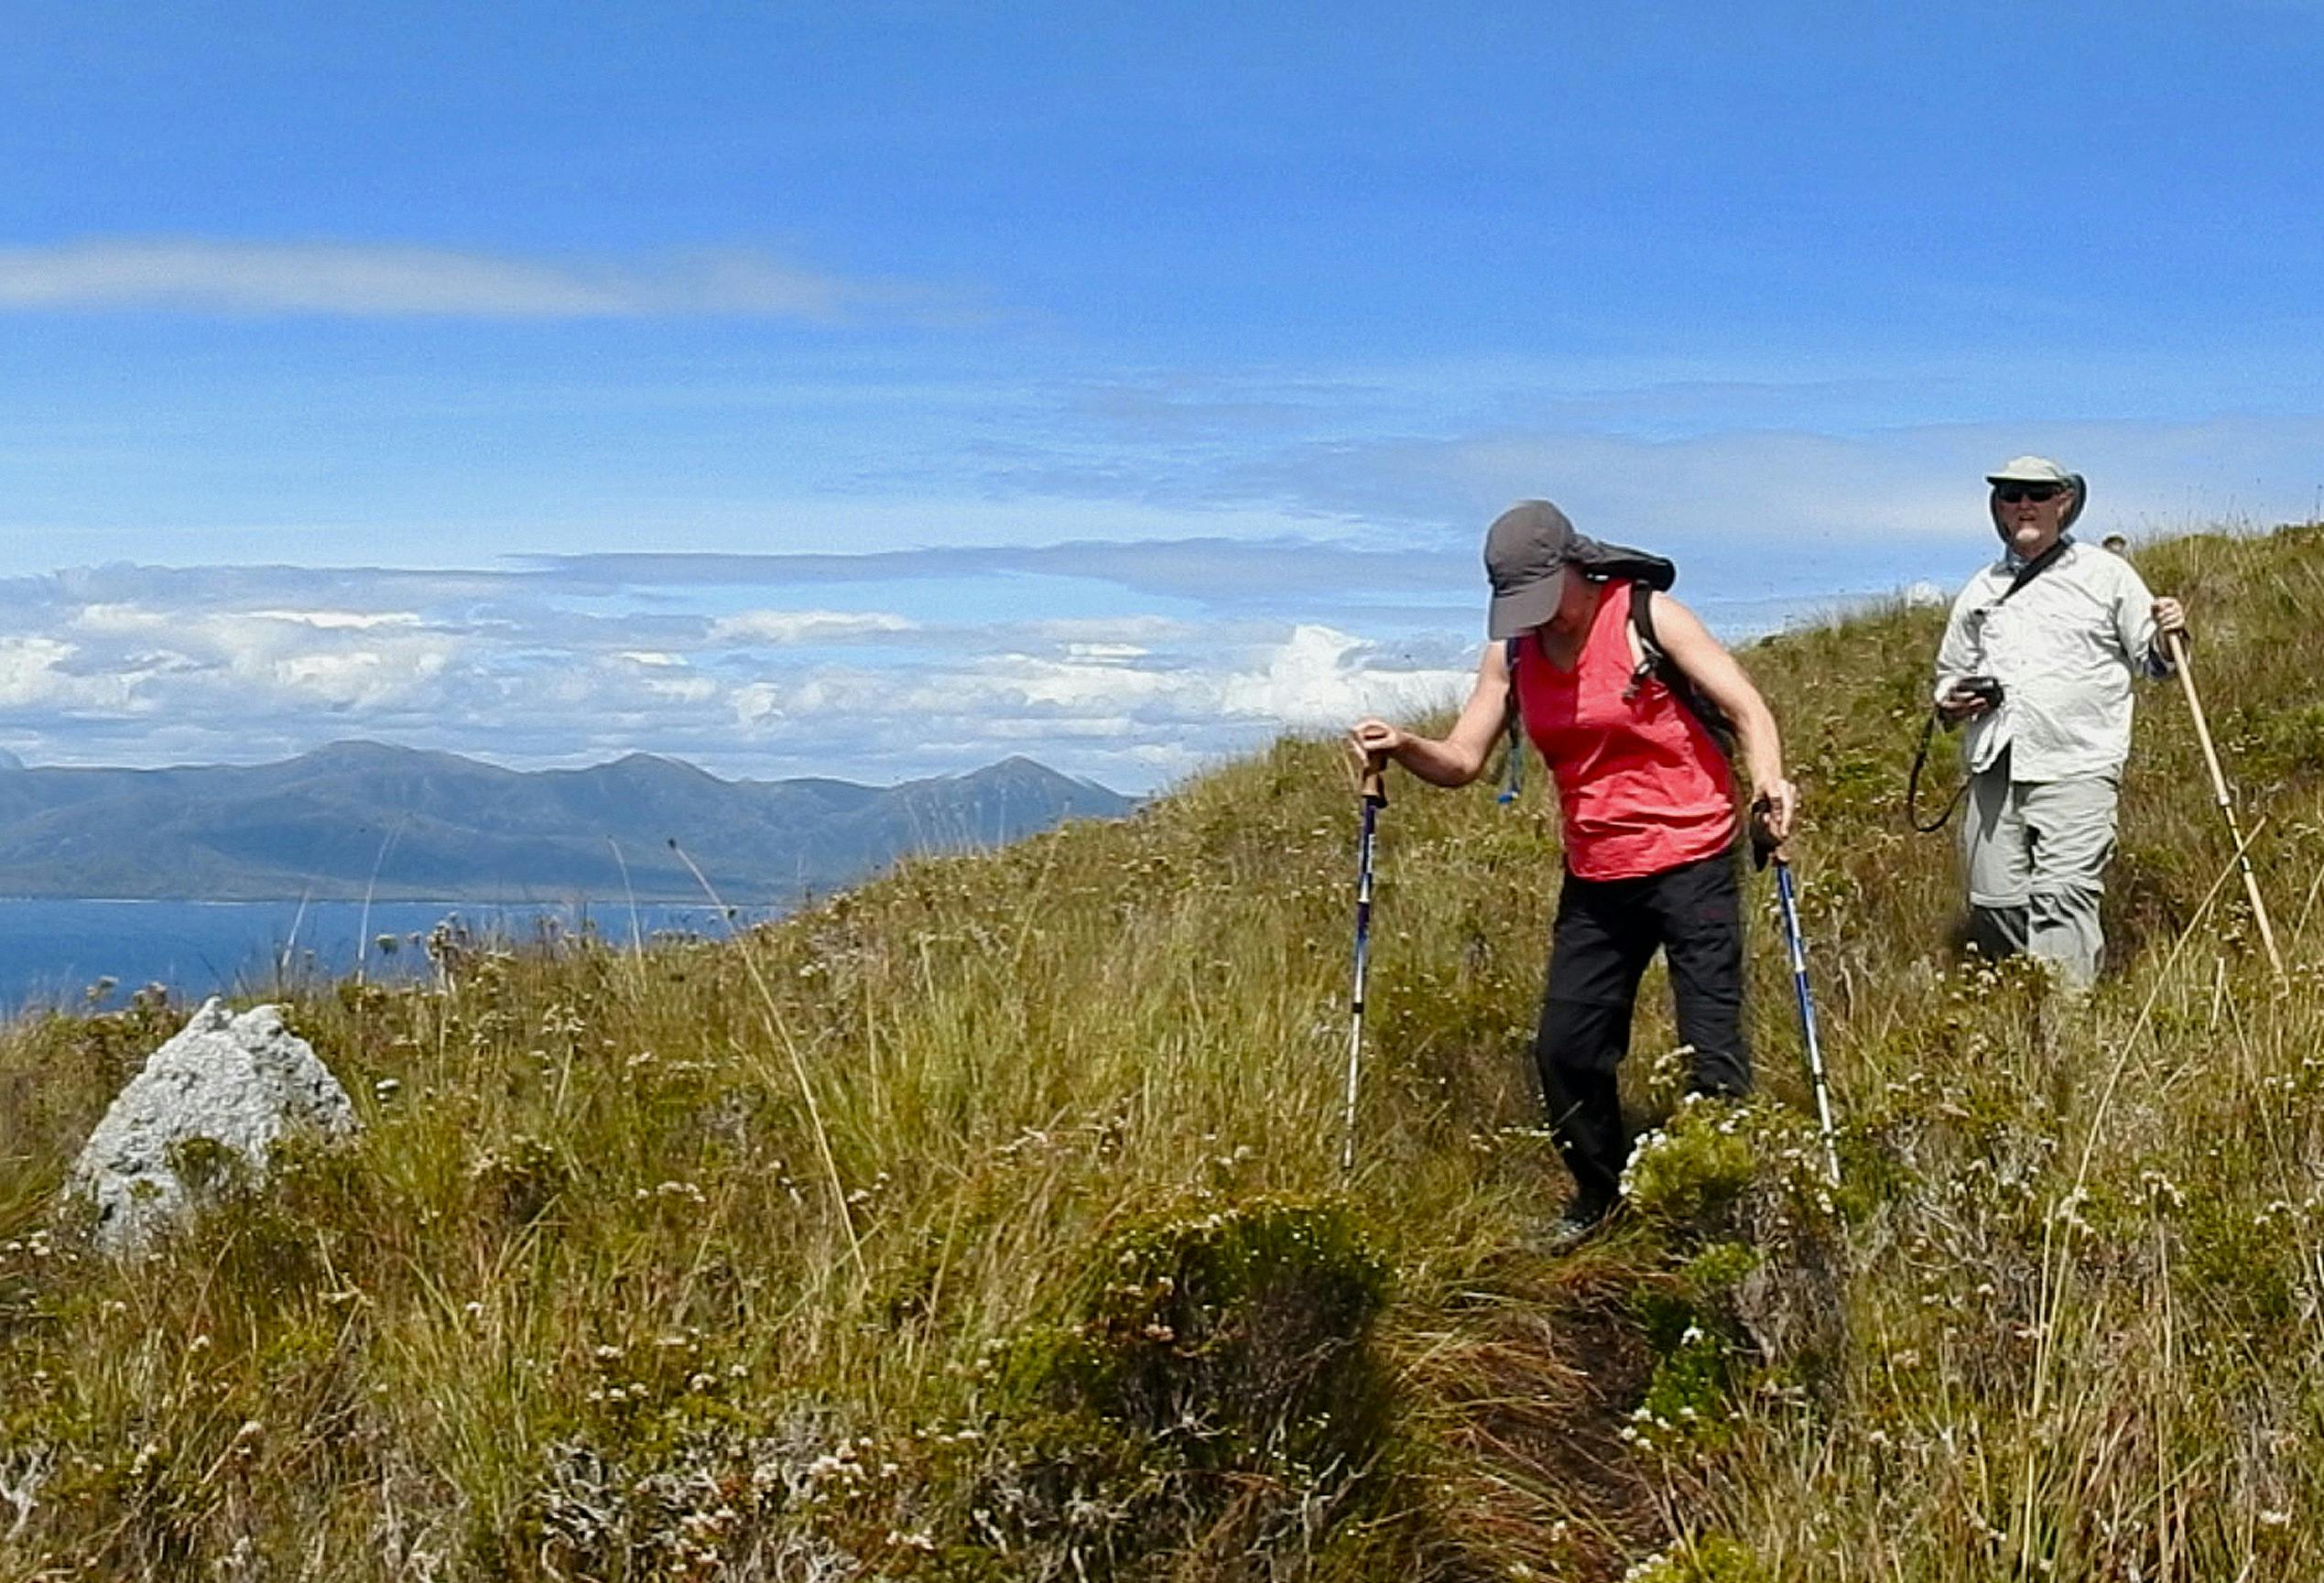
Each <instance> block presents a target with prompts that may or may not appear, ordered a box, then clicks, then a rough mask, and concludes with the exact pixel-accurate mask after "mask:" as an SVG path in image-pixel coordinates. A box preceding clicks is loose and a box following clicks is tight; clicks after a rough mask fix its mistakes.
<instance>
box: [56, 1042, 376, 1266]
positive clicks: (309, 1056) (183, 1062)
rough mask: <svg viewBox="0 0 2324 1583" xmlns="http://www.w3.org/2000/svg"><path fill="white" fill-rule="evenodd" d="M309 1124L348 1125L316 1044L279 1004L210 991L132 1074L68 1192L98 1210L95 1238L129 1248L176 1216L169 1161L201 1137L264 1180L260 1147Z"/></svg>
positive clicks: (175, 1180)
mask: <svg viewBox="0 0 2324 1583" xmlns="http://www.w3.org/2000/svg"><path fill="white" fill-rule="evenodd" d="M299 1129H308V1130H311V1131H314V1132H317V1133H324V1134H326V1135H329V1136H341V1135H343V1134H346V1133H352V1132H353V1131H354V1130H355V1110H354V1106H353V1104H352V1103H350V1102H349V1101H348V1099H347V1090H344V1089H342V1088H341V1087H340V1086H339V1079H336V1078H334V1077H332V1076H331V1069H330V1068H327V1067H325V1066H324V1065H323V1064H322V1062H321V1061H320V1059H318V1058H317V1057H316V1055H315V1052H314V1048H313V1046H310V1045H309V1044H308V1043H307V1041H306V1040H304V1039H302V1038H300V1037H299V1035H296V1034H294V1033H292V1032H291V1031H290V1030H289V1029H288V1028H286V1027H284V1026H283V1023H282V1010H281V1008H280V1007H278V1006H255V1007H253V1008H252V1009H251V1010H249V1011H246V1012H244V1013H243V1014H241V1015H240V1016H236V1015H234V1014H233V1013H231V1012H229V1011H227V1009H226V1008H225V1007H224V1006H223V1005H222V1004H220V1003H219V1002H218V1001H217V1000H216V999H215V998H214V997H213V998H212V999H210V1000H208V1001H205V1002H203V1003H202V1006H201V1010H200V1011H198V1012H196V1013H195V1014H193V1020H192V1021H191V1022H190V1023H188V1024H187V1025H185V1027H184V1028H183V1029H182V1030H181V1031H180V1032H179V1034H178V1035H177V1036H176V1037H175V1038H173V1039H171V1040H169V1042H168V1043H167V1044H165V1045H163V1046H161V1047H160V1048H159V1049H157V1050H156V1051H155V1052H154V1053H153V1054H152V1056H151V1057H148V1058H147V1061H146V1064H145V1068H144V1070H142V1071H140V1072H139V1073H138V1074H137V1075H136V1077H134V1078H132V1079H129V1082H128V1085H127V1086H126V1087H125V1088H124V1089H123V1090H121V1092H120V1094H119V1095H117V1096H116V1097H115V1098H114V1101H113V1105H112V1107H111V1108H110V1109H109V1110H107V1111H105V1114H104V1119H103V1121H101V1122H98V1123H97V1130H96V1131H95V1132H93V1133H90V1134H89V1142H88V1143H87V1144H86V1145H84V1146H83V1147H82V1149H81V1157H80V1158H79V1159H78V1160H76V1161H74V1162H73V1167H72V1174H71V1178H70V1184H69V1191H71V1193H73V1194H74V1195H76V1196H78V1197H80V1198H85V1199H87V1200H88V1201H89V1202H90V1203H91V1204H92V1205H93V1206H94V1207H95V1209H96V1212H97V1221H96V1238H97V1242H98V1245H99V1246H101V1247H103V1248H104V1249H106V1250H107V1251H108V1252H116V1253H126V1252H136V1251H137V1250H138V1249H139V1248H141V1247H143V1246H144V1245H145V1243H146V1242H147V1241H149V1240H150V1239H151V1238H152V1236H153V1235H154V1233H155V1232H156V1231H159V1230H160V1229H161V1228H162V1227H163V1226H165V1225H167V1224H168V1223H169V1222H171V1221H173V1220H177V1219H179V1217H180V1216H181V1215H183V1214H184V1213H185V1210H186V1208H187V1206H188V1203H189V1202H190V1194H189V1191H188V1185H187V1184H186V1183H185V1182H184V1181H182V1180H181V1179H180V1178H179V1173H178V1170H177V1168H176V1164H175V1161H176V1160H177V1159H178V1158H179V1156H180V1155H181V1151H182V1150H183V1147H184V1145H186V1144H190V1143H192V1142H194V1141H195V1140H197V1139H206V1140H208V1141H209V1142H210V1143H212V1144H215V1145H217V1146H218V1147H219V1148H220V1149H223V1150H225V1151H227V1152H229V1153H231V1154H232V1155H234V1156H236V1157H237V1158H238V1159H239V1161H240V1162H241V1164H242V1166H244V1169H246V1170H247V1171H248V1173H249V1175H250V1176H251V1178H252V1179H253V1180H254V1181H256V1180H263V1179H264V1177H265V1175H266V1158H267V1151H268V1149H269V1147H270V1146H271V1145H272V1144H274V1142H275V1140H276V1139H277V1138H279V1137H282V1136H284V1135H285V1134H287V1133H290V1132H293V1131H296V1130H299Z"/></svg>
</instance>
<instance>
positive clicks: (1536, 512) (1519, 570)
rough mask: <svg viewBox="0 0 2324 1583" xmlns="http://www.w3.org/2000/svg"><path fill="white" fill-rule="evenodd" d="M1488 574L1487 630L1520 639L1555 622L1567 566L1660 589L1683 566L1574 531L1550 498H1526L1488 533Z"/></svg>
mask: <svg viewBox="0 0 2324 1583" xmlns="http://www.w3.org/2000/svg"><path fill="white" fill-rule="evenodd" d="M1484 564H1485V576H1486V577H1487V578H1488V579H1489V580H1491V581H1492V583H1493V604H1492V607H1491V609H1490V610H1489V611H1488V612H1487V614H1486V617H1485V630H1486V632H1487V633H1488V634H1490V635H1492V636H1493V637H1494V638H1509V637H1515V636H1516V635H1517V634H1519V633H1522V632H1528V631H1530V630H1532V629H1533V628H1535V627H1537V626H1539V625H1541V624H1542V623H1545V622H1547V621H1548V620H1550V619H1551V618H1552V617H1554V616H1555V615H1556V614H1557V613H1558V604H1559V603H1560V602H1563V600H1564V598H1565V590H1566V584H1565V577H1564V572H1565V569H1566V568H1567V567H1569V566H1571V567H1575V568H1578V569H1580V570H1581V571H1583V572H1584V573H1586V574H1588V575H1589V576H1591V577H1596V578H1614V577H1619V578H1630V579H1634V580H1637V581H1641V582H1645V583H1647V584H1649V585H1650V586H1652V587H1655V588H1668V587H1669V586H1670V585H1671V584H1672V583H1673V582H1675V581H1676V580H1678V569H1677V568H1676V567H1674V566H1672V565H1671V564H1670V562H1668V561H1667V560H1665V559H1663V558H1662V557H1660V556H1658V555H1648V554H1647V553H1646V552H1645V551H1644V550H1638V549H1625V548H1623V547H1622V546H1621V545H1618V544H1602V543H1601V542H1599V541H1598V540H1597V539H1594V538H1589V537H1584V536H1583V535H1581V534H1579V533H1576V532H1575V531H1574V530H1573V524H1572V523H1571V522H1570V521H1569V520H1568V519H1567V516H1566V514H1565V513H1564V512H1562V511H1559V510H1558V508H1557V507H1556V506H1554V505H1552V504H1549V503H1548V501H1546V500H1521V501H1519V502H1517V504H1515V505H1513V506H1511V507H1510V508H1509V509H1508V510H1506V511H1504V512H1503V513H1502V514H1501V515H1499V516H1496V517H1494V518H1493V526H1491V527H1490V528H1488V529H1486V531H1485V544H1484Z"/></svg>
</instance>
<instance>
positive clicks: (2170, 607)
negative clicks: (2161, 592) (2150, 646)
mask: <svg viewBox="0 0 2324 1583" xmlns="http://www.w3.org/2000/svg"><path fill="white" fill-rule="evenodd" d="M2173 634H2177V636H2178V637H2179V638H2180V639H2182V640H2184V639H2185V638H2186V636H2187V607H2186V606H2185V605H2183V604H2181V603H2179V602H2178V601H2177V600H2175V599H2158V600H2156V602H2155V635H2156V637H2158V638H2161V639H2163V640H2164V641H2165V643H2166V644H2167V643H2168V641H2169V639H2170V638H2171V636H2172V635H2173Z"/></svg>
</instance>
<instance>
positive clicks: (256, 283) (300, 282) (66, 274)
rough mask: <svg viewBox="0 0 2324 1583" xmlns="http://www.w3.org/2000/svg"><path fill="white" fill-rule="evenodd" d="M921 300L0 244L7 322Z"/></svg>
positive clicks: (763, 262) (809, 307) (398, 261)
mask: <svg viewBox="0 0 2324 1583" xmlns="http://www.w3.org/2000/svg"><path fill="white" fill-rule="evenodd" d="M923 295H924V294H920V293H915V292H912V291H908V290H906V289H904V288H900V287H882V286H875V285H872V284H869V283H864V282H855V281H848V280H842V279H840V278H838V277H836V276H826V275H818V274H814V273H812V272H809V271H807V270H802V269H798V268H795V267H792V266H788V265H785V264H783V263H780V262H778V261H776V260H775V259H771V258H768V257H766V256H765V255H759V254H755V253H750V252H744V251H725V252H707V253H697V254H690V255H683V256H678V257H670V258H664V259H660V260H657V261H652V262H642V263H641V262H623V261H613V260H605V259H584V258H558V259H543V258H521V257H510V256H505V255H494V254H481V253H462V252H458V251H455V250H452V249H449V248H437V247H414V246H394V245H373V244H353V243H333V242H311V243H271V242H240V241H215V240H209V239H200V238H189V239H157V240H120V239H105V240H96V241H87V242H76V243H67V244H60V245H55V246H46V247H10V248H0V310H14V311H17V312H39V311H47V310H65V309H74V310H78V309H167V310H177V311H191V312H205V313H236V314H244V313H246V314H319V315H329V316H349V317H364V318H372V317H381V318H429V317H445V316H458V317H465V318H510V319H606V318H640V317H647V316H655V315H709V314H715V315H741V316H751V317H761V318H777V319H831V318H834V317H837V316H839V315H841V314H842V313H843V312H846V311H847V310H849V309H856V308H863V307H876V306H885V307H888V308H892V309H898V308H907V307H908V306H910V304H911V303H912V302H913V301H914V299H915V298H917V297H919V296H923Z"/></svg>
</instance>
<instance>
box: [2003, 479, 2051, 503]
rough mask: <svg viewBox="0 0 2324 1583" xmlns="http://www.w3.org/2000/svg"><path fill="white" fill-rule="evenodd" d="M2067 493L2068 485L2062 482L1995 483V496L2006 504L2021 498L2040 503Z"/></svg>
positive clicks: (2016, 501)
mask: <svg viewBox="0 0 2324 1583" xmlns="http://www.w3.org/2000/svg"><path fill="white" fill-rule="evenodd" d="M2063 493H2066V486H2065V485H2064V484H2062V483H1997V484H1995V485H1993V498H1994V499H1995V500H1998V501H2000V502H2001V503H2002V504H2004V505H2015V504H2017V503H2018V502H2019V501H2021V500H2030V501H2032V502H2033V503H2034V504H2036V505H2040V504H2044V503H2046V502H2048V501H2053V500H2056V499H2057V498H2058V496H2059V495H2061V494H2063Z"/></svg>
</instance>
